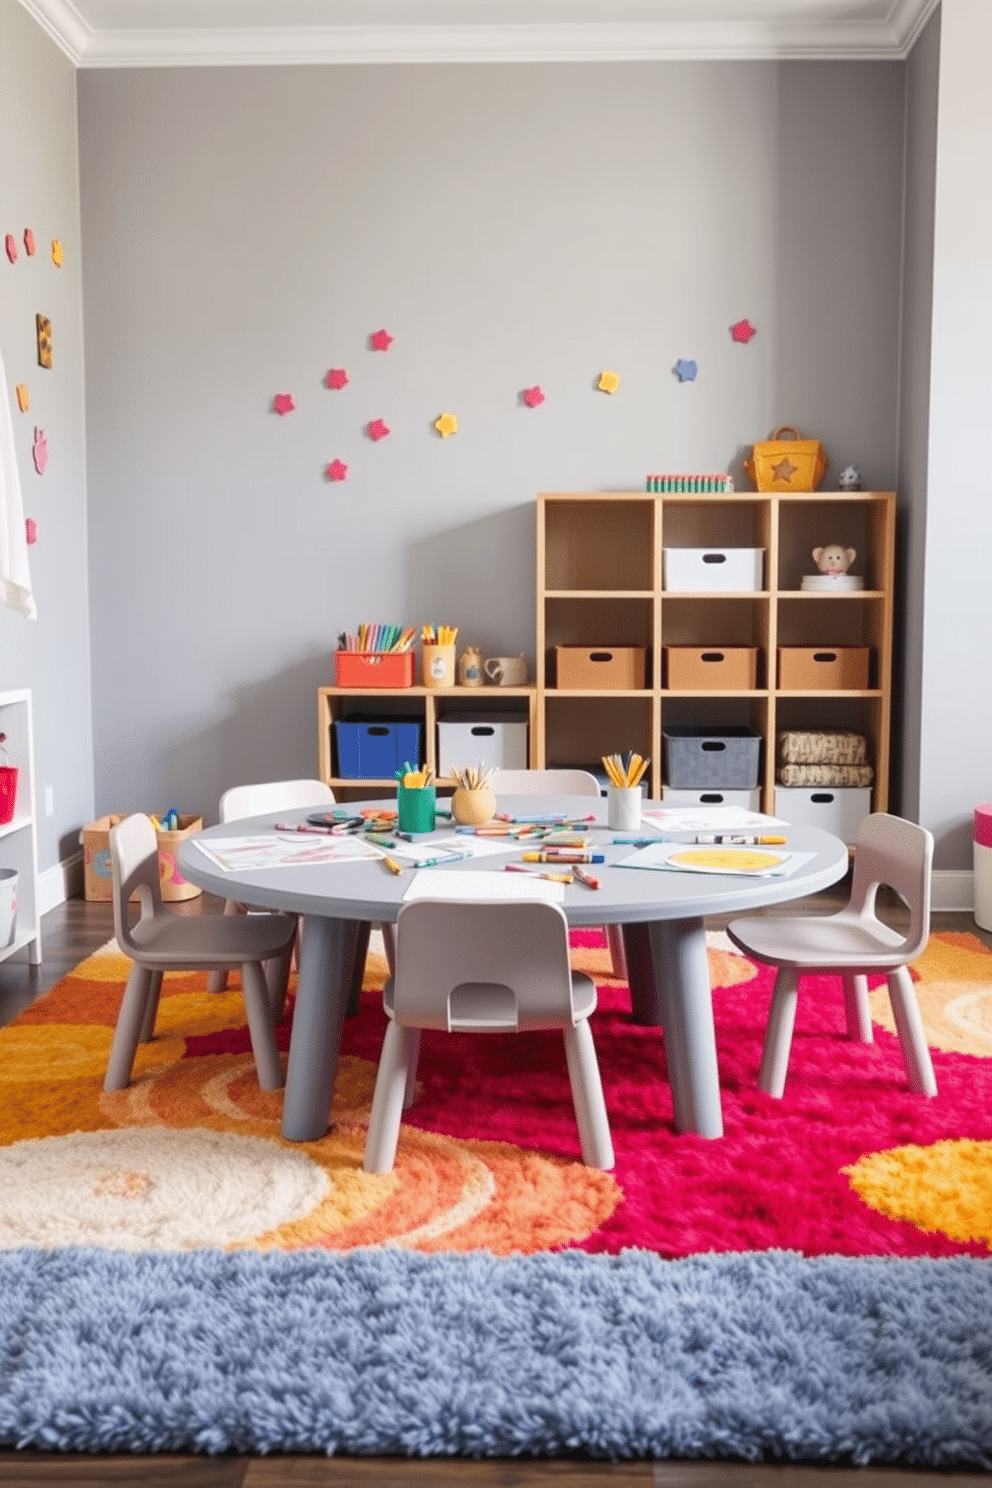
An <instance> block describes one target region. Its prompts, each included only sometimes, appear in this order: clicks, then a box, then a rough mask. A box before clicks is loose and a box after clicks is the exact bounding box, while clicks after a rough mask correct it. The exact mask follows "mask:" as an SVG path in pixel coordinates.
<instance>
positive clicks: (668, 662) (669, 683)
mask: <svg viewBox="0 0 992 1488" xmlns="http://www.w3.org/2000/svg"><path fill="white" fill-rule="evenodd" d="M662 649H663V651H664V653H665V686H666V687H667V688H669V689H670V690H671V691H673V692H709V691H712V690H713V689H714V688H727V689H730V688H734V689H750V688H754V687H757V685H758V648H757V646H724V647H720V646H664V647H663V648H662Z"/></svg>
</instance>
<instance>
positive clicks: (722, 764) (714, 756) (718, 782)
mask: <svg viewBox="0 0 992 1488" xmlns="http://www.w3.org/2000/svg"><path fill="white" fill-rule="evenodd" d="M662 736H663V739H664V745H665V784H666V785H671V786H676V787H678V788H679V789H682V790H703V789H705V788H707V787H713V786H721V787H723V789H725V790H753V789H754V787H755V786H756V785H757V784H758V765H759V760H760V757H761V735H760V734H758V733H755V731H754V729H749V728H711V729H705V728H667V729H663V730H662Z"/></svg>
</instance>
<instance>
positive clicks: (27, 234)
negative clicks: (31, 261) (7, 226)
mask: <svg viewBox="0 0 992 1488" xmlns="http://www.w3.org/2000/svg"><path fill="white" fill-rule="evenodd" d="M24 252H25V253H26V254H27V256H28V258H33V257H34V233H33V232H32V231H31V229H30V228H29V227H26V228H25V229H24Z"/></svg>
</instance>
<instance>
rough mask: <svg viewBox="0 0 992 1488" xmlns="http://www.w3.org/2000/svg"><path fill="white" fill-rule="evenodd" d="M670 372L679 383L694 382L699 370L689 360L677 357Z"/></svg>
mask: <svg viewBox="0 0 992 1488" xmlns="http://www.w3.org/2000/svg"><path fill="white" fill-rule="evenodd" d="M672 371H673V372H674V373H675V375H676V377H677V378H678V380H679V382H695V380H696V373H697V372H698V371H699V368H698V367H697V366H696V364H695V362H694V361H692V360H691V358H686V357H679V359H678V361H677V362H676V363H675V366H674V367H673V368H672Z"/></svg>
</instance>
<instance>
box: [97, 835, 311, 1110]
mask: <svg viewBox="0 0 992 1488" xmlns="http://www.w3.org/2000/svg"><path fill="white" fill-rule="evenodd" d="M110 868H111V878H112V880H113V895H114V933H115V934H116V936H117V944H118V946H119V947H120V949H121V951H122V952H123V954H124V955H125V956H130V957H131V960H132V961H133V962H134V965H133V966H132V968H131V972H130V975H129V976H128V979H127V985H126V987H125V988H124V998H123V1001H122V1002H121V1010H120V1013H119V1015H118V1018H117V1028H116V1030H115V1032H114V1042H113V1046H112V1048H111V1051H110V1061H109V1063H108V1065H107V1074H106V1078H105V1079H104V1082H103V1088H104V1090H123V1089H124V1088H125V1086H126V1085H128V1084H129V1083H130V1079H131V1070H132V1067H133V1065H134V1056H135V1054H136V1052H137V1048H138V1044H139V1043H147V1042H149V1041H150V1039H151V1038H152V1036H153V1034H154V1031H155V1014H156V1011H157V1009H158V999H159V992H160V990H161V986H162V975H163V973H164V972H166V971H212V970H214V969H215V968H217V969H221V968H223V969H224V970H227V969H229V968H234V967H239V968H240V970H241V985H242V988H243V989H244V999H245V1009H246V1011H247V1013H248V1029H249V1032H250V1034H251V1046H252V1051H253V1053H254V1055H255V1068H256V1069H257V1071H258V1082H259V1084H260V1085H261V1087H262V1089H263V1090H278V1089H279V1088H280V1086H281V1085H282V1084H283V1074H282V1066H281V1065H280V1063H279V1052H278V1050H277V1048H276V1040H275V1032H274V1030H273V1026H272V1006H271V1003H270V1001H269V991H268V987H267V985H266V981H265V974H264V972H263V970H262V962H263V961H267V960H269V959H270V958H272V957H279V956H281V957H284V958H285V960H286V961H287V964H288V960H289V956H290V954H291V951H292V945H293V937H294V936H295V934H296V918H295V916H294V915H285V914H257V915H256V914H252V915H238V916H226V915H217V914H201V915H182V914H175V913H174V912H173V911H172V910H170V909H168V908H167V907H166V906H165V905H164V904H163V903H162V892H161V888H160V886H159V867H158V839H157V837H156V835H155V828H154V827H153V826H152V824H151V822H150V821H149V819H148V817H147V816H144V815H143V814H142V813H140V812H136V813H135V814H134V815H133V816H126V817H124V819H123V820H122V821H119V822H118V823H117V824H116V826H113V827H111V829H110ZM135 891H137V895H138V918H137V919H136V920H135V921H134V923H133V924H132V923H131V910H130V905H129V900H130V898H131V895H132V894H133V893H134V892H135Z"/></svg>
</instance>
